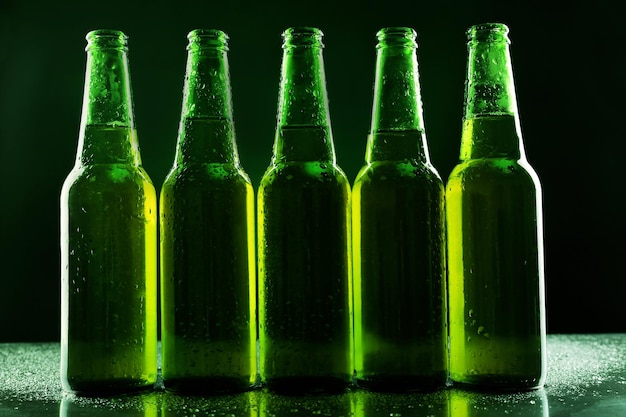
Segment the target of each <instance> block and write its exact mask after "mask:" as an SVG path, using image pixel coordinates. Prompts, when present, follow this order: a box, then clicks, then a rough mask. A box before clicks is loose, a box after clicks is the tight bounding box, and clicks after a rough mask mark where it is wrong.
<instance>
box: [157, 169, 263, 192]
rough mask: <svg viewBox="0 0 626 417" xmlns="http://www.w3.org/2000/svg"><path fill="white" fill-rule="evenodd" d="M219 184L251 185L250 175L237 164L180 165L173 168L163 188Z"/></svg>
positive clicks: (200, 186) (201, 186)
mask: <svg viewBox="0 0 626 417" xmlns="http://www.w3.org/2000/svg"><path fill="white" fill-rule="evenodd" d="M211 184H213V185H219V184H242V185H246V184H247V185H250V186H251V184H252V183H251V181H250V177H249V176H248V174H247V173H246V172H245V171H244V170H243V168H241V167H240V166H237V165H235V164H223V163H206V164H179V165H175V166H174V167H172V169H171V170H170V172H169V173H168V174H167V176H166V177H165V180H164V181H163V188H167V187H174V186H177V187H180V186H188V187H198V188H203V187H206V186H210V185H211Z"/></svg>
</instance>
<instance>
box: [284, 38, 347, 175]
mask: <svg viewBox="0 0 626 417" xmlns="http://www.w3.org/2000/svg"><path fill="white" fill-rule="evenodd" d="M321 36H322V34H321V31H319V30H317V29H313V28H302V29H288V30H287V31H285V33H284V34H283V38H284V44H283V59H282V69H281V84H280V92H279V99H278V102H279V104H278V116H277V119H278V125H277V129H276V138H275V142H274V160H275V161H285V162H287V161H324V162H332V163H334V162H335V151H334V147H333V140H332V131H331V128H330V116H329V109H328V98H327V95H326V79H325V74H324V61H323V57H322V48H323V44H322V42H321Z"/></svg>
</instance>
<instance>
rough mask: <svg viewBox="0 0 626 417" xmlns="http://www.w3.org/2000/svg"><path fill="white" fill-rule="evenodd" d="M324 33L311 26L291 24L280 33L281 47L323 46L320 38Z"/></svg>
mask: <svg viewBox="0 0 626 417" xmlns="http://www.w3.org/2000/svg"><path fill="white" fill-rule="evenodd" d="M323 37H324V33H323V32H322V30H321V29H319V28H316V27H312V26H292V27H289V28H287V29H285V30H284V31H283V33H282V38H283V48H293V47H308V48H312V47H319V48H323V47H324V43H323V42H322V38H323Z"/></svg>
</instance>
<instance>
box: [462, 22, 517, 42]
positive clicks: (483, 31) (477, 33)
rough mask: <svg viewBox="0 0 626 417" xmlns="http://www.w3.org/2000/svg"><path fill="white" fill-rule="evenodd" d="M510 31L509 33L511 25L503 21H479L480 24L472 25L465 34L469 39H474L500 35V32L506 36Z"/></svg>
mask: <svg viewBox="0 0 626 417" xmlns="http://www.w3.org/2000/svg"><path fill="white" fill-rule="evenodd" d="M508 33H509V27H508V26H507V25H506V24H504V23H501V22H487V23H479V24H476V25H472V26H470V27H469V28H468V29H467V30H466V31H465V34H466V35H467V38H468V40H472V39H475V38H477V37H481V36H489V35H498V34H499V35H501V36H503V37H504V38H506V37H507V35H508Z"/></svg>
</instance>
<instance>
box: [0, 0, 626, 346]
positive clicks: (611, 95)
mask: <svg viewBox="0 0 626 417" xmlns="http://www.w3.org/2000/svg"><path fill="white" fill-rule="evenodd" d="M618 3H619V2H613V5H612V4H611V2H609V1H594V2H589V3H584V4H580V5H577V4H576V3H569V4H567V5H565V4H564V5H563V6H562V7H561V8H556V10H554V11H551V9H550V7H551V6H550V5H549V3H548V2H536V3H535V2H532V1H524V2H520V4H517V3H505V2H496V1H487V2H482V3H480V2H466V1H456V2H451V1H441V2H439V1H437V2H435V1H431V2H419V1H402V2H398V1H396V2H394V1H382V0H380V1H377V2H372V1H361V2H353V3H352V2H344V3H342V2H340V1H339V0H337V1H326V0H325V1H324V2H315V1H301V2H296V1H289V2H281V3H273V4H269V5H268V4H263V3H261V2H258V3H254V4H252V3H250V4H248V3H242V2H237V1H223V2H220V3H218V2H201V1H196V2H183V1H165V0H160V1H154V2H151V3H146V4H141V3H139V2H132V1H128V2H119V3H116V2H65V3H53V2H44V1H41V2H32V1H18V0H0V158H1V163H0V178H2V180H1V182H0V184H1V186H2V197H1V198H2V202H1V204H0V264H1V266H2V267H1V269H0V271H2V272H1V273H0V342H4V341H34V340H57V339H58V334H59V271H60V267H59V250H58V247H59V237H58V234H59V203H58V201H59V192H60V188H61V184H62V182H63V180H64V178H65V176H66V175H67V173H68V172H69V170H70V169H71V168H72V165H73V163H74V158H75V152H76V144H77V139H78V127H79V121H80V112H81V105H82V94H83V80H84V71H85V52H84V47H85V38H84V37H85V34H86V33H87V32H88V31H89V30H92V29H102V28H110V29H120V30H123V31H124V32H125V33H126V34H127V35H128V36H129V37H130V39H129V50H130V68H131V78H132V83H133V91H134V102H135V115H136V122H137V127H138V132H139V142H140V146H141V153H142V157H143V162H144V166H145V168H146V170H147V171H148V173H149V174H150V176H151V177H152V179H153V181H154V183H155V185H156V186H157V187H158V188H159V187H160V185H161V183H162V181H163V179H164V177H165V175H166V173H167V171H168V169H169V167H170V166H171V163H172V160H173V157H174V150H175V144H176V134H177V129H178V118H179V116H180V108H181V99H182V83H183V76H184V70H185V60H186V51H185V46H186V43H187V39H186V34H187V32H188V31H190V30H192V29H195V28H201V27H206V28H218V29H222V30H224V31H226V32H227V33H228V34H229V35H230V38H231V41H230V47H231V50H230V53H229V59H230V66H231V77H232V88H233V100H234V116H235V123H236V129H237V140H238V145H239V151H240V155H241V160H242V163H243V165H244V167H245V169H246V170H247V172H248V173H249V174H250V177H251V179H252V181H253V183H254V185H255V187H256V186H257V185H258V183H259V180H260V178H261V175H262V173H263V171H264V170H265V168H266V166H267V165H268V163H269V160H270V157H271V151H272V143H273V137H274V127H275V121H276V104H277V103H276V100H277V96H278V82H279V74H280V60H281V48H280V46H281V38H280V34H281V32H282V31H283V30H284V29H285V28H287V27H289V26H296V25H309V26H317V27H319V28H321V29H322V30H323V31H324V33H325V38H324V39H325V40H324V41H325V44H326V49H325V52H324V56H325V64H326V76H327V88H328V94H329V99H330V110H331V119H332V124H333V130H334V139H335V146H336V153H337V157H338V161H339V164H340V165H341V166H342V167H343V168H344V170H345V171H346V174H347V175H348V176H349V177H350V179H351V180H353V179H354V177H355V175H356V173H357V171H358V169H359V167H360V165H361V163H362V160H363V156H364V151H365V140H366V134H367V131H368V128H369V123H370V113H371V101H372V85H373V79H374V65H375V48H374V46H375V43H376V41H375V33H376V31H377V30H378V29H380V28H382V27H385V26H411V27H413V28H415V29H416V30H417V32H418V43H419V49H418V60H419V63H420V76H421V82H422V86H421V88H422V99H423V102H424V118H425V124H426V130H427V135H428V142H429V146H430V155H431V159H432V162H433V163H434V165H435V166H436V167H437V169H438V170H439V172H440V174H441V175H442V177H444V178H447V176H448V174H449V172H450V170H451V169H452V167H453V165H454V164H455V163H456V160H457V156H458V147H459V141H460V133H461V130H460V128H461V115H462V108H463V83H464V75H465V67H466V46H465V34H464V32H465V29H466V28H467V27H468V26H470V25H472V24H476V23H482V22H487V21H500V22H504V23H506V24H508V25H509V27H510V29H511V33H510V37H511V39H512V45H511V52H512V57H513V65H514V73H515V78H516V86H517V93H518V94H517V97H518V103H519V109H520V115H521V121H522V129H523V134H524V140H525V144H526V150H527V155H528V158H529V160H530V162H531V164H532V165H533V166H534V167H535V168H536V170H537V172H538V173H539V176H540V178H541V179H542V182H543V186H544V202H545V216H544V220H545V252H546V283H547V300H548V330H549V332H551V333H557V332H605V331H608V332H623V331H625V330H626V311H625V309H624V303H623V301H622V300H623V299H624V291H625V290H626V276H625V274H624V272H623V270H622V269H621V268H620V267H619V265H620V261H621V259H622V258H623V257H624V253H623V252H624V250H623V249H624V243H623V236H624V232H625V230H624V229H625V227H624V224H625V222H624V219H623V217H624V213H625V210H624V206H623V203H622V199H623V197H624V186H623V185H622V181H621V177H622V173H621V172H622V171H621V169H620V164H622V160H623V158H624V154H625V150H626V149H625V145H624V143H625V142H626V138H625V137H624V133H623V132H624V128H623V123H624V121H625V120H626V117H625V116H626V111H625V110H624V105H623V102H624V96H625V93H626V91H625V90H626V65H625V64H626V59H625V58H624V55H625V53H626V47H624V43H623V41H624V38H625V37H624V35H625V33H624V24H623V21H622V20H621V19H620V18H619V16H620V13H619V12H618ZM435 4H436V5H435Z"/></svg>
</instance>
